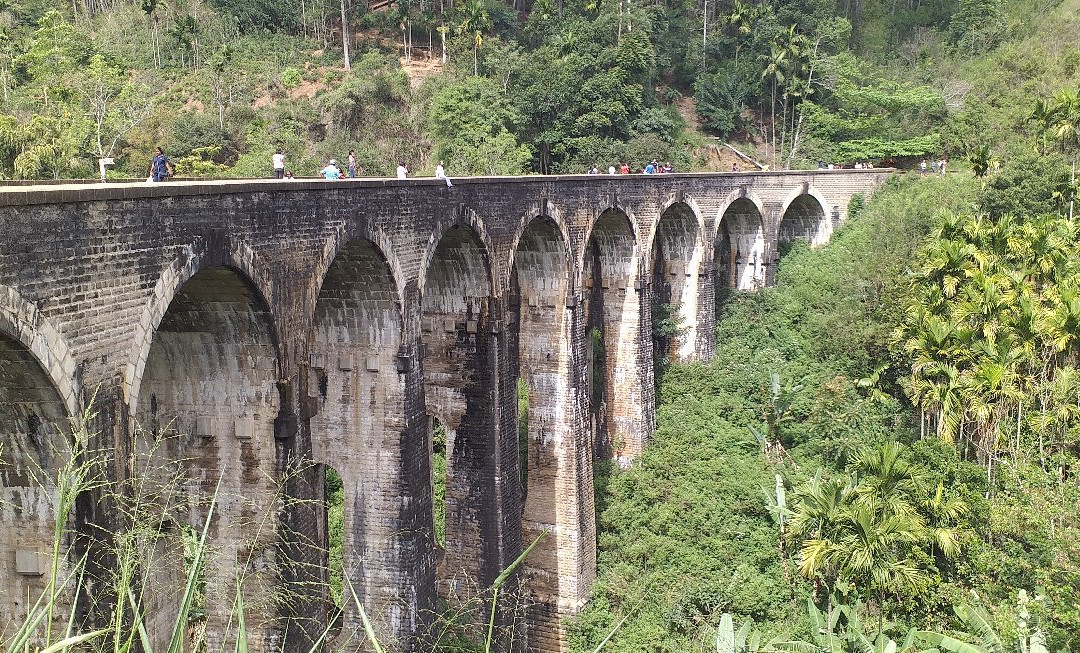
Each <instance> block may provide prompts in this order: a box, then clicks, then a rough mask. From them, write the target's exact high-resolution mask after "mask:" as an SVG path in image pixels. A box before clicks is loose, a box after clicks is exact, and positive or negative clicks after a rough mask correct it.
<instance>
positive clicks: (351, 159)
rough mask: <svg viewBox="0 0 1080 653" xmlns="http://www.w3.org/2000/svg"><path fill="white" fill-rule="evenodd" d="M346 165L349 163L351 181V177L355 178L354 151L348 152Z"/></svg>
mask: <svg viewBox="0 0 1080 653" xmlns="http://www.w3.org/2000/svg"><path fill="white" fill-rule="evenodd" d="M348 163H349V179H352V178H353V177H355V176H356V152H355V151H354V150H349V159H348Z"/></svg>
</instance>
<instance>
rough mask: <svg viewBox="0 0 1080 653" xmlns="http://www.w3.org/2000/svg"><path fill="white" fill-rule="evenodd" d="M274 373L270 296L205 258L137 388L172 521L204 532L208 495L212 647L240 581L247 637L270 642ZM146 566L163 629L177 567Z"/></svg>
mask: <svg viewBox="0 0 1080 653" xmlns="http://www.w3.org/2000/svg"><path fill="white" fill-rule="evenodd" d="M277 372H278V365H277V346H276V344H275V342H274V340H273V337H272V331H271V316H270V313H269V310H268V308H267V307H266V305H265V303H264V302H263V301H262V299H261V298H260V297H259V296H258V295H257V293H256V292H255V290H254V289H253V288H252V286H251V285H250V284H249V283H248V282H247V280H245V279H244V278H242V277H241V276H240V274H238V273H237V272H236V271H234V270H232V269H230V268H225V267H212V268H207V269H205V270H202V271H200V272H199V273H197V274H196V275H194V276H193V277H192V278H191V279H189V280H188V281H187V283H185V284H184V285H183V286H182V287H181V288H180V289H179V290H178V291H177V294H176V296H175V297H174V298H173V300H172V302H171V304H170V305H169V308H168V310H167V311H166V312H165V314H164V316H163V317H162V319H161V323H160V324H159V325H158V329H157V332H156V333H155V334H154V337H153V341H152V343H151V346H150V352H149V355H148V357H147V360H146V366H145V368H144V370H143V375H142V379H141V382H140V383H139V385H138V389H137V391H138V394H139V401H138V410H137V412H136V416H135V417H136V431H137V433H140V434H141V435H140V436H139V437H140V441H141V442H142V444H141V445H140V450H141V451H142V452H143V454H144V455H148V456H149V457H150V458H151V459H156V460H157V461H158V462H157V466H156V467H155V469H156V472H155V473H156V474H158V475H159V480H163V481H164V485H162V487H163V489H164V491H165V492H166V493H168V496H167V498H166V499H165V500H167V501H169V502H171V503H172V504H174V505H175V510H174V511H173V512H174V514H176V515H177V519H178V520H180V521H181V525H183V524H187V525H189V526H191V527H193V528H194V529H195V530H200V529H201V528H202V525H203V523H204V522H205V520H206V518H207V515H208V514H209V508H210V506H211V504H213V505H214V514H213V519H212V520H211V525H210V530H209V550H208V552H207V554H206V566H205V570H206V605H207V610H206V614H205V624H204V626H205V632H206V642H207V646H208V647H211V648H219V647H221V646H225V645H226V644H227V642H225V641H224V638H225V633H227V632H229V629H228V624H229V623H230V620H231V619H234V615H232V614H231V613H232V609H233V608H232V606H233V605H234V604H235V593H236V591H237V586H238V583H239V587H240V591H242V592H243V594H244V601H245V613H246V619H247V623H248V632H249V642H251V643H253V644H254V645H256V646H258V647H267V646H272V645H273V644H272V643H273V642H274V641H276V637H277V630H276V624H275V617H276V614H277V606H276V605H275V604H274V596H275V594H276V592H275V591H274V589H275V588H276V586H277V578H278V574H277V530H278V529H277V498H278V497H279V486H278V481H277V479H278V477H279V474H278V470H277V468H276V467H277V465H276V447H275V446H274V438H273V433H274V431H273V429H274V418H275V417H276V416H277V414H278V408H279V404H280V398H279V392H278V388H277ZM170 474H173V475H174V476H172V477H171V478H170V476H169V475H170ZM176 530H177V532H178V533H179V531H180V530H181V529H176ZM177 544H178V543H176V542H172V543H168V542H167V543H165V544H163V546H165V547H166V548H168V547H170V546H176V545H177ZM162 557H163V558H164V559H166V560H167V559H168V558H169V557H170V556H168V555H165V556H162ZM147 573H149V574H150V575H151V578H150V582H149V583H148V586H149V587H150V588H151V591H150V593H149V594H150V595H149V596H148V597H147V598H146V599H145V600H146V602H147V604H148V605H150V606H152V608H153V609H152V610H151V616H150V618H149V619H148V623H147V629H148V632H151V633H155V635H153V637H157V638H165V637H167V636H168V635H167V634H168V632H169V623H170V620H171V619H173V618H175V614H176V610H175V608H176V601H177V600H178V599H179V593H180V592H182V590H183V577H184V574H183V570H182V568H180V569H178V568H177V566H175V565H173V566H169V565H163V566H162V568H161V569H156V570H155V569H151V570H149V571H148V572H147ZM154 644H155V645H160V646H165V642H164V641H160V642H154Z"/></svg>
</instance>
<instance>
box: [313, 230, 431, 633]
mask: <svg viewBox="0 0 1080 653" xmlns="http://www.w3.org/2000/svg"><path fill="white" fill-rule="evenodd" d="M311 338H312V340H311V347H310V360H309V369H308V389H307V394H308V396H309V397H312V398H314V399H315V400H316V401H317V402H318V403H317V405H318V410H317V412H316V414H315V415H314V416H313V417H312V418H311V421H310V425H311V447H312V455H313V456H314V458H315V460H318V461H320V462H322V463H323V464H325V465H326V468H327V469H328V470H333V471H334V472H335V473H336V474H337V475H338V477H339V479H340V480H339V483H340V486H341V489H340V492H341V496H342V497H343V504H342V506H341V514H340V523H339V524H337V525H336V528H338V529H339V533H336V532H334V531H333V530H327V531H326V532H325V533H324V534H323V536H322V537H323V538H324V539H323V541H321V542H319V543H318V544H319V547H320V548H321V549H323V550H326V551H328V552H329V554H328V557H327V559H326V560H325V562H324V564H325V565H326V566H327V575H328V577H329V579H330V583H329V585H330V587H329V590H330V591H329V596H328V598H329V599H330V601H329V605H330V606H331V610H333V609H334V608H336V607H343V608H344V614H343V618H342V626H343V632H346V633H350V634H351V633H354V632H358V631H359V630H360V629H361V628H362V626H361V619H360V615H359V614H358V613H357V610H356V607H355V602H354V601H352V600H351V599H350V598H349V596H350V595H349V593H348V592H347V591H346V594H345V597H344V598H343V599H342V601H341V603H338V586H337V584H336V581H335V574H336V573H337V571H336V565H338V564H340V566H341V570H342V572H341V573H342V574H343V575H344V577H345V578H348V579H349V583H350V585H351V586H352V589H353V590H354V591H355V592H356V594H357V596H358V597H359V598H360V600H361V601H362V602H363V604H364V605H365V606H366V609H368V610H369V611H370V612H371V614H372V615H373V617H374V619H375V621H376V626H377V627H378V628H379V630H380V632H382V631H384V630H389V631H390V632H392V633H402V632H405V630H407V623H408V621H409V619H410V617H409V616H408V615H407V614H401V611H400V610H397V606H398V605H399V604H400V602H401V596H403V595H406V594H407V592H408V588H407V587H404V586H406V585H408V584H409V583H408V581H407V580H406V579H408V578H411V574H413V573H417V572H416V571H415V569H411V568H409V564H410V563H409V562H407V561H406V560H404V559H403V557H402V556H399V555H396V554H395V553H394V552H397V551H400V550H402V549H408V548H410V547H411V546H412V544H410V543H408V542H406V541H404V540H406V538H418V539H419V538H420V537H421V536H420V535H417V534H414V533H412V532H411V530H412V529H399V528H397V526H396V524H398V523H399V522H400V517H401V499H400V497H403V496H411V494H412V492H413V490H412V489H411V486H410V485H408V480H407V467H408V465H409V464H410V462H409V461H408V460H407V458H408V456H407V455H405V453H404V452H403V451H402V441H403V438H405V436H403V431H404V430H405V429H406V420H405V417H404V415H405V414H406V404H407V397H406V395H407V388H406V383H405V377H404V376H403V375H402V374H400V373H399V371H398V353H399V348H400V346H401V338H402V317H401V302H400V299H399V295H398V290H397V284H396V283H395V281H394V278H393V275H392V272H391V270H390V266H389V264H388V262H387V260H386V258H385V256H384V255H383V253H382V252H381V251H380V250H379V248H378V247H377V246H376V245H375V244H374V243H372V242H371V241H368V240H364V239H357V240H353V241H350V242H349V243H348V244H347V245H345V246H344V247H343V248H342V249H341V250H340V251H338V253H337V255H336V256H335V258H334V260H333V262H332V263H331V265H330V267H329V268H328V269H327V272H326V276H325V277H324V278H323V280H322V285H321V287H320V289H319V295H318V298H317V300H316V303H315V315H314V323H313V332H312V336H311ZM417 435H420V434H419V433H418V434H417ZM328 473H329V472H328ZM328 478H329V477H328ZM330 489H331V488H329V487H328V491H329V490H330ZM327 510H328V515H330V516H334V513H333V512H331V511H330V508H329V507H328V508H327ZM337 537H340V542H337V541H336V539H335V538H337ZM338 551H340V557H339V559H337V560H335V558H334V554H336V553H337V552H338Z"/></svg>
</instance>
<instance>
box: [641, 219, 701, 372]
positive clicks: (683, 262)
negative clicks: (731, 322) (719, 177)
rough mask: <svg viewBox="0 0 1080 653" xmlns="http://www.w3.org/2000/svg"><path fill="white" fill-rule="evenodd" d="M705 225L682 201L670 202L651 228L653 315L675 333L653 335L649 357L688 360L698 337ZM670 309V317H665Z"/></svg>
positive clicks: (650, 261)
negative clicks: (659, 318) (674, 329)
mask: <svg viewBox="0 0 1080 653" xmlns="http://www.w3.org/2000/svg"><path fill="white" fill-rule="evenodd" d="M704 235H705V224H704V221H703V219H702V217H701V213H700V212H698V211H697V210H695V209H694V208H693V207H692V206H691V205H689V204H687V203H685V202H680V201H676V202H671V203H669V204H668V205H667V207H666V208H665V209H664V210H663V211H662V212H661V213H660V219H659V220H657V221H656V224H655V225H654V227H653V234H652V237H651V241H650V247H649V265H650V270H649V276H650V281H651V286H650V291H651V296H652V302H653V305H652V306H651V307H650V309H651V310H652V311H653V313H654V315H655V314H657V311H661V312H663V319H664V320H665V323H666V324H671V325H676V324H677V328H678V330H679V332H678V333H669V332H667V331H665V333H663V334H657V333H654V334H653V335H654V345H655V347H654V351H653V356H654V357H656V358H657V359H661V358H677V359H680V360H690V359H692V358H693V357H694V354H695V348H696V344H697V338H698V333H697V331H698V308H699V306H698V298H699V296H700V295H701V294H702V293H701V292H700V290H701V288H699V283H700V281H699V276H698V274H699V272H700V271H701V266H702V262H703V259H704V257H705V247H704ZM671 308H674V309H675V311H674V312H672V313H671V315H667V313H668V312H670V311H671Z"/></svg>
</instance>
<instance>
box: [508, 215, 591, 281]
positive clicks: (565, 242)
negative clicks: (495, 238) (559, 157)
mask: <svg viewBox="0 0 1080 653" xmlns="http://www.w3.org/2000/svg"><path fill="white" fill-rule="evenodd" d="M534 208H535V209H537V210H534V211H530V212H527V213H524V214H522V216H521V222H520V224H519V225H518V228H517V230H516V231H515V232H514V238H513V240H512V241H511V243H510V258H509V260H508V262H507V265H506V268H505V269H504V270H502V271H501V272H500V275H499V277H500V279H499V280H500V284H499V286H500V290H508V289H509V287H510V277H511V275H512V274H513V271H514V266H515V265H516V264H517V252H518V245H520V244H521V239H522V238H523V237H525V235H526V231H527V230H528V229H530V228H531V227H532V226H533V224H534V223H535V222H536V221H537V220H544V221H546V222H549V223H551V224H553V225H554V226H555V231H556V232H557V235H558V238H559V240H560V241H561V243H562V246H563V248H564V249H565V257H566V260H567V266H568V267H567V269H566V276H567V278H568V279H569V280H570V283H569V285H568V287H567V291H568V292H569V291H570V290H572V288H573V285H574V278H573V276H574V275H573V269H572V268H571V267H569V265H570V262H571V260H572V258H573V255H572V253H571V249H570V242H571V241H570V228H569V226H568V225H567V224H566V220H565V219H563V217H562V215H561V213H560V211H559V209H558V207H556V206H553V205H552V204H551V203H550V202H544V203H543V204H539V203H538V204H537V205H536V206H535V207H534Z"/></svg>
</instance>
